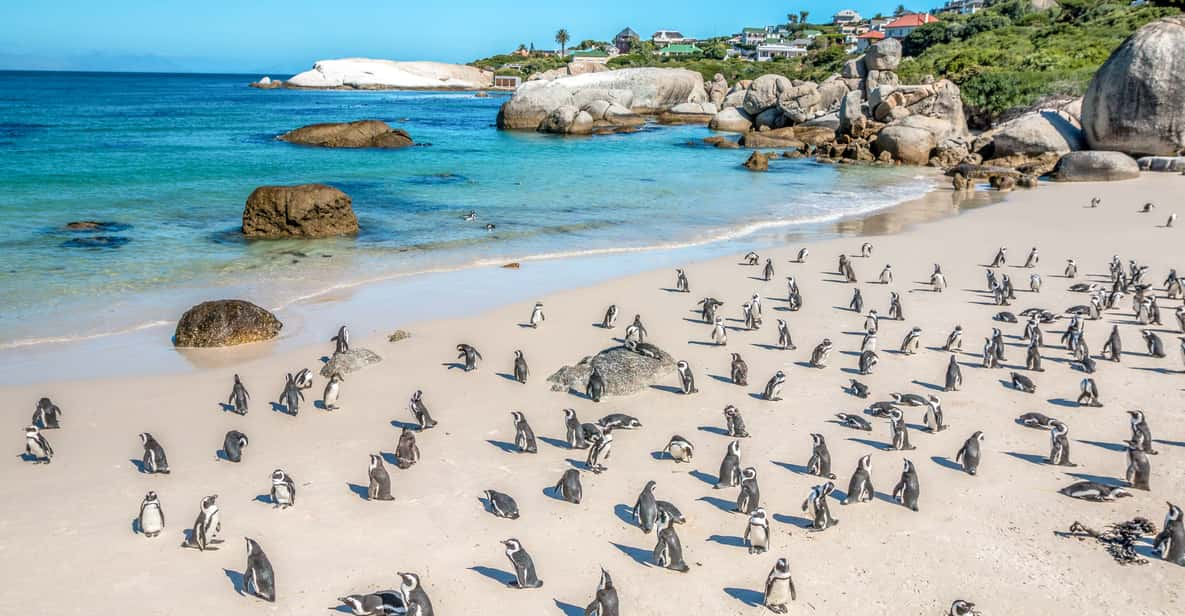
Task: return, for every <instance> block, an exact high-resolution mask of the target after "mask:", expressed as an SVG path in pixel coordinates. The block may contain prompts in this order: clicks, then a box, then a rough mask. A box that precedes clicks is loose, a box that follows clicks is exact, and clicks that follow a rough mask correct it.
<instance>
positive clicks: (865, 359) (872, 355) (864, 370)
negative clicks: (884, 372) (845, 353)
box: [858, 351, 880, 375]
mask: <svg viewBox="0 0 1185 616" xmlns="http://www.w3.org/2000/svg"><path fill="white" fill-rule="evenodd" d="M878 363H880V358H878V357H877V355H876V351H864V352H863V353H860V360H859V365H858V370H859V372H860V374H862V375H868V374H872V369H873V368H875V367H876V365H877V364H878Z"/></svg>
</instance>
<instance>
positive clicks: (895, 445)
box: [889, 409, 917, 451]
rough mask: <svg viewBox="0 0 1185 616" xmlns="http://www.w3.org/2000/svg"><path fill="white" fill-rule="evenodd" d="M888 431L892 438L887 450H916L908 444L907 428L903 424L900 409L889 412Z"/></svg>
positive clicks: (903, 418) (903, 416) (902, 414)
mask: <svg viewBox="0 0 1185 616" xmlns="http://www.w3.org/2000/svg"><path fill="white" fill-rule="evenodd" d="M889 431H890V435H891V437H892V438H891V444H890V445H889V449H892V450H894V451H909V450H913V449H917V447H914V446H913V445H911V444H909V427H908V426H907V425H906V424H905V414H904V413H902V412H901V409H890V410H889Z"/></svg>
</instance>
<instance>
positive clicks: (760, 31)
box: [741, 28, 765, 34]
mask: <svg viewBox="0 0 1185 616" xmlns="http://www.w3.org/2000/svg"><path fill="white" fill-rule="evenodd" d="M741 32H744V33H746V34H765V28H742V29H741Z"/></svg>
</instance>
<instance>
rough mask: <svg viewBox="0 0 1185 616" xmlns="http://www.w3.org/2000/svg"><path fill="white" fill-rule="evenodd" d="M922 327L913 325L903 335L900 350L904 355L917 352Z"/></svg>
mask: <svg viewBox="0 0 1185 616" xmlns="http://www.w3.org/2000/svg"><path fill="white" fill-rule="evenodd" d="M921 336H922V328H920V327H915V328H913V329H911V330H909V333H908V334H906V335H905V339H904V340H902V341H901V352H902V353H903V354H905V355H914V354H916V353H917V352H918V347H920V346H921Z"/></svg>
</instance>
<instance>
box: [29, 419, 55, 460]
mask: <svg viewBox="0 0 1185 616" xmlns="http://www.w3.org/2000/svg"><path fill="white" fill-rule="evenodd" d="M25 456H26V457H27V458H29V460H30V461H31V462H32V463H33V464H49V463H50V462H52V461H53V446H52V445H50V444H49V439H47V438H45V435H44V434H42V433H41V431H40V430H38V429H37V426H29V427H27V428H25Z"/></svg>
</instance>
